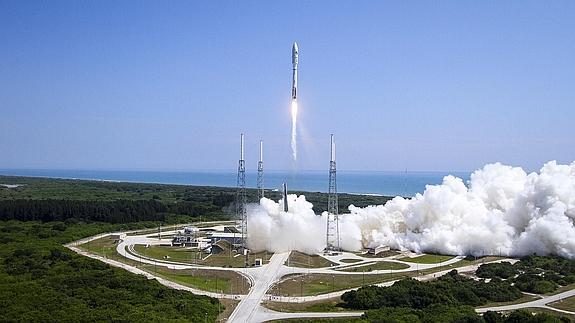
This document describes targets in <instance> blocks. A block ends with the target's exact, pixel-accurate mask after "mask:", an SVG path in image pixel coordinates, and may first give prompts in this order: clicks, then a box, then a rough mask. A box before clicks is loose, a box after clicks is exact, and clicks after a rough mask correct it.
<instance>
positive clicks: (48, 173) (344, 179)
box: [0, 169, 470, 197]
mask: <svg viewBox="0 0 575 323" xmlns="http://www.w3.org/2000/svg"><path fill="white" fill-rule="evenodd" d="M0 175H5V176H27V177H46V178H61V179H80V180H97V181H113V182H132V183H153V184H176V185H196V186H219V187H235V186H236V181H237V174H236V172H235V171H231V170H230V171H225V170H205V171H198V170H196V171H151V170H150V171H143V170H66V169H59V170H56V169H0ZM447 175H454V176H457V177H459V178H461V179H463V180H464V182H467V181H468V180H469V175H470V173H469V172H439V171H413V172H405V171H403V172H402V171H338V173H337V184H338V192H339V193H348V194H371V195H386V196H397V195H400V196H406V197H411V196H414V195H415V194H417V193H423V191H424V190H425V186H426V185H435V184H441V182H442V181H443V177H445V176H447ZM256 181H257V173H256V172H253V171H246V186H247V187H249V188H255V187H256V185H257V184H256ZM283 182H286V183H287V185H288V190H290V191H307V192H327V189H328V172H327V171H296V172H291V171H266V172H265V173H264V187H265V188H266V189H270V190H275V189H281V185H282V183H283ZM0 184H1V183H0Z"/></svg>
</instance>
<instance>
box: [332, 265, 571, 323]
mask: <svg viewBox="0 0 575 323" xmlns="http://www.w3.org/2000/svg"><path fill="white" fill-rule="evenodd" d="M574 264H575V261H572V260H566V259H562V258H558V257H540V256H528V257H525V258H523V259H522V260H521V261H519V262H518V263H516V264H515V265H511V264H510V263H506V262H503V263H497V264H483V265H481V266H480V267H479V269H478V270H477V274H478V276H480V277H484V278H489V281H483V280H474V279H472V278H467V277H464V276H462V275H459V274H458V273H457V272H456V271H455V270H453V271H451V272H449V273H448V274H446V275H444V276H441V277H439V278H438V279H436V280H433V281H428V282H421V281H417V280H415V279H411V278H410V279H403V280H400V281H398V282H396V283H395V284H393V285H392V286H389V287H379V286H365V287H361V288H359V289H358V290H355V291H349V292H346V293H344V294H343V295H342V296H341V299H342V301H343V304H342V306H343V307H346V308H350V309H355V310H366V312H365V314H364V315H363V318H364V319H366V320H367V321H369V322H373V321H377V322H487V323H491V322H494V323H495V322H502V323H507V322H570V320H569V318H567V317H557V316H551V315H548V314H544V313H542V314H537V315H532V314H531V313H529V312H528V311H514V312H512V313H511V314H509V315H501V314H498V313H495V312H487V313H486V314H485V315H483V316H480V315H478V314H477V313H475V311H474V307H477V306H480V305H485V304H486V303H489V302H508V301H515V300H518V299H520V298H521V297H523V295H524V294H522V293H521V292H522V291H525V292H533V290H532V289H530V288H527V287H526V286H531V285H530V284H535V285H537V284H538V282H540V281H545V282H546V283H549V284H553V286H554V288H553V289H550V290H548V289H546V290H544V291H537V292H545V293H546V292H550V291H553V290H554V289H555V288H556V286H557V284H558V283H557V281H561V282H562V283H563V284H568V283H570V280H567V281H566V280H565V278H566V277H570V275H572V273H573V272H572V270H573V269H574V268H575V267H573V266H574ZM559 272H560V273H559ZM524 275H528V276H524ZM546 277H547V278H546ZM549 277H552V279H554V280H552V279H551V278H549ZM523 284H525V285H523Z"/></svg>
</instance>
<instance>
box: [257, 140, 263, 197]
mask: <svg viewBox="0 0 575 323" xmlns="http://www.w3.org/2000/svg"><path fill="white" fill-rule="evenodd" d="M258 197H259V199H260V200H261V199H262V198H263V197H264V142H263V141H261V140H260V161H259V162H258Z"/></svg>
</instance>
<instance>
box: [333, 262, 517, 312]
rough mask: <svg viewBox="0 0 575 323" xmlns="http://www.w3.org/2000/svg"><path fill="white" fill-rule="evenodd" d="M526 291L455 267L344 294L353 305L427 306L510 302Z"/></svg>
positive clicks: (348, 302) (361, 307)
mask: <svg viewBox="0 0 575 323" xmlns="http://www.w3.org/2000/svg"><path fill="white" fill-rule="evenodd" d="M522 296H523V294H522V293H521V292H520V291H519V289H517V288H516V287H514V286H511V285H510V284H509V283H507V282H505V281H502V280H500V279H499V280H498V279H492V280H491V281H490V282H488V283H486V282H483V281H477V280H474V279H471V278H467V277H464V276H461V275H459V274H458V273H457V271H455V270H453V271H451V272H449V273H448V274H446V275H444V276H441V277H439V278H438V279H436V280H433V281H430V282H421V281H418V280H415V279H412V278H409V279H403V280H400V281H398V282H396V283H395V284H393V285H392V286H390V287H378V286H366V287H362V288H360V289H358V290H356V291H349V292H346V293H345V294H343V295H342V296H341V299H342V300H343V301H344V303H345V305H346V306H347V307H349V308H352V309H358V310H369V309H374V308H381V307H408V308H413V309H424V308H427V307H429V306H431V305H433V304H444V305H457V306H459V305H470V306H479V305H483V304H485V303H487V302H507V301H514V300H517V299H519V298H521V297H522Z"/></svg>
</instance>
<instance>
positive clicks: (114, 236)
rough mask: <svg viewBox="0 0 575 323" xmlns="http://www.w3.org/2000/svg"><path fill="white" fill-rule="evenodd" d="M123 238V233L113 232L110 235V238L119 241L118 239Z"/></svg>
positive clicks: (124, 236) (124, 235)
mask: <svg viewBox="0 0 575 323" xmlns="http://www.w3.org/2000/svg"><path fill="white" fill-rule="evenodd" d="M124 238H126V234H125V233H113V234H111V235H110V239H112V240H114V241H120V240H123V239H124Z"/></svg>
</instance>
